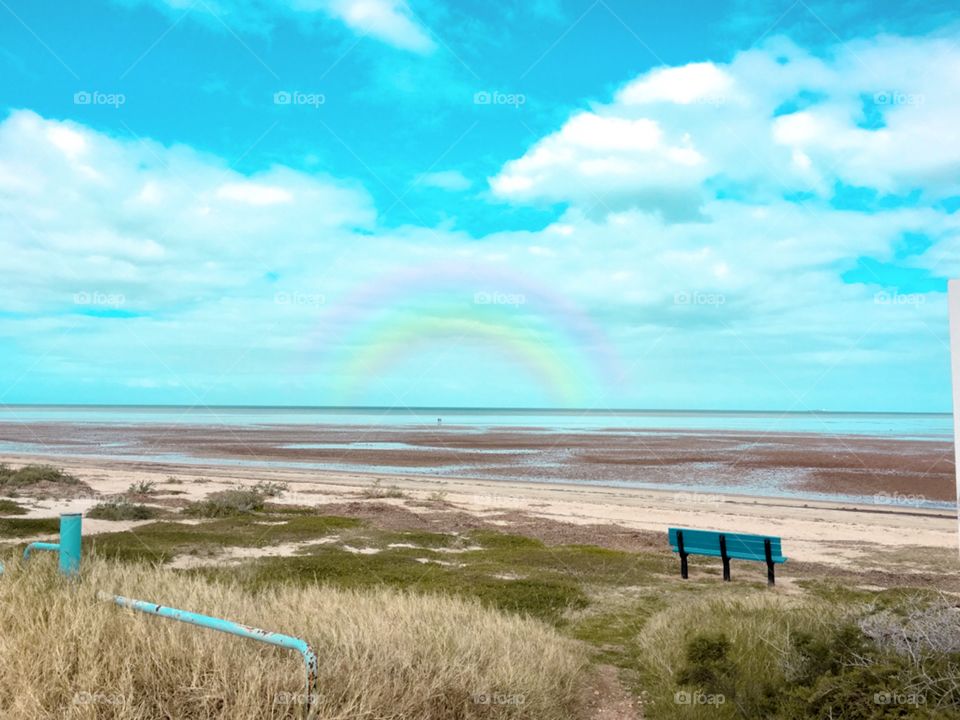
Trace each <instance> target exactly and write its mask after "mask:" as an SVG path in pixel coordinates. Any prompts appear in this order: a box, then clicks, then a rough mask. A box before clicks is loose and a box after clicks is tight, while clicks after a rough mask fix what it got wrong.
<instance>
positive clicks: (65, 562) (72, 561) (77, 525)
mask: <svg viewBox="0 0 960 720" xmlns="http://www.w3.org/2000/svg"><path fill="white" fill-rule="evenodd" d="M82 544H83V517H82V516H81V515H80V513H66V514H64V515H61V516H60V542H58V543H48V542H32V543H30V544H29V545H27V546H26V547H25V548H24V549H23V559H24V561H27V560H29V559H30V554H31V553H32V552H33V551H34V550H49V551H51V552H55V553H59V555H60V563H59V566H60V573H61V574H62V575H66V576H67V577H76V576H77V575H78V574H79V573H80V549H81V546H82Z"/></svg>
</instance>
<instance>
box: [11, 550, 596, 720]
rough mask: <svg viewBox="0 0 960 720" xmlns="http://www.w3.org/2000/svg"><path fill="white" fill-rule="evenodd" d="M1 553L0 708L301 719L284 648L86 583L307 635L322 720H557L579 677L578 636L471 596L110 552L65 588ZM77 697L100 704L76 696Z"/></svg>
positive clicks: (46, 572)
mask: <svg viewBox="0 0 960 720" xmlns="http://www.w3.org/2000/svg"><path fill="white" fill-rule="evenodd" d="M4 559H5V560H7V571H6V573H5V575H4V577H3V580H2V582H0V627H3V628H4V633H3V635H2V636H0V649H2V652H0V687H5V688H16V689H17V691H16V692H5V693H0V717H11V718H12V717H23V718H26V717H29V718H36V719H38V720H45V719H47V718H49V719H50V720H52V719H53V718H62V717H64V712H65V711H67V712H68V713H75V715H74V714H71V715H69V716H70V717H74V716H76V717H97V718H109V719H110V720H134V718H136V719H143V720H152V719H159V718H178V720H200V719H201V718H202V719H203V720H212V719H213V718H218V719H219V718H223V719H224V720H225V719H226V718H230V720H261V719H263V720H266V719H267V718H294V717H297V716H298V713H299V711H300V709H301V708H300V707H299V706H298V704H297V702H296V701H297V700H299V699H302V698H303V695H304V692H305V689H304V685H303V664H302V661H301V660H300V658H299V656H298V655H296V654H295V653H291V652H289V651H283V650H280V649H275V648H269V647H266V646H263V645H260V644H257V643H254V642H251V641H248V640H243V639H239V638H236V637H232V636H229V635H224V634H220V633H215V632H211V631H207V630H203V629H198V628H192V627H188V626H185V625H182V624H179V623H175V622H171V621H167V620H163V619H159V618H154V617H148V616H144V615H139V614H134V613H131V612H128V611H122V610H120V609H119V608H117V607H115V606H114V605H112V604H110V603H105V602H102V601H98V600H97V599H96V591H97V590H106V591H109V592H116V593H122V594H125V595H128V596H133V597H141V598H145V599H149V600H150V601H154V602H158V603H162V604H166V605H172V606H174V607H180V608H184V609H190V610H193V611H196V612H206V613H211V614H215V615H217V616H221V617H227V618H229V619H233V620H236V621H239V622H245V623H248V624H251V625H254V626H258V627H263V628H267V629H271V630H276V631H280V632H285V633H288V634H292V635H296V636H299V637H303V638H306V639H308V640H309V641H310V642H311V643H312V644H313V645H314V647H316V648H318V649H319V651H320V655H321V663H320V677H319V680H318V684H317V688H316V698H317V702H318V705H319V714H318V717H319V719H320V720H334V719H337V720H342V719H345V718H360V717H363V718H370V719H371V720H374V719H382V720H386V719H387V718H390V719H399V718H410V719H413V718H416V719H417V720H567V719H569V718H572V717H577V716H578V714H579V712H578V708H577V705H578V702H579V697H580V696H581V692H582V684H583V683H584V682H585V680H587V678H588V673H587V672H586V670H587V662H586V658H585V656H584V653H583V651H582V649H581V648H580V647H579V646H578V645H577V644H575V643H573V642H572V641H570V640H567V639H565V638H563V637H561V636H560V635H559V634H558V633H557V632H556V631H555V630H553V629H551V628H550V627H548V626H546V625H544V624H543V623H540V622H538V621H535V620H531V619H524V618H521V617H518V616H512V615H504V614H502V613H498V612H496V611H494V610H491V609H487V608H484V607H483V606H482V605H481V604H480V603H478V602H476V601H470V600H464V599H460V598H453V597H441V596H436V595H418V594H412V593H408V592H402V591H398V590H394V589H388V588H364V589H353V590H345V589H337V588H332V587H320V586H317V585H311V586H302V585H296V586H294V585H289V584H278V585H275V586H273V587H271V588H270V589H269V590H268V591H260V592H251V591H250V589H249V588H246V587H244V586H242V585H238V584H236V583H232V582H219V581H212V580H210V579H208V578H205V577H202V576H200V575H197V574H191V575H182V574H181V577H179V578H178V579H177V581H176V582H171V581H170V572H169V571H163V570H162V569H158V568H156V567H149V566H144V565H139V564H128V565H124V564H118V563H115V562H109V561H106V560H91V561H88V562H86V563H85V567H84V569H83V577H82V580H81V581H80V582H79V583H64V582H63V581H61V580H60V578H58V577H57V576H56V575H55V573H54V572H53V570H52V565H53V563H52V561H50V562H43V561H41V560H40V559H38V560H37V561H35V562H34V563H33V565H34V567H31V569H30V572H24V571H23V569H22V567H21V566H20V564H19V563H18V561H17V560H16V557H15V556H10V558H9V560H8V559H7V558H4ZM37 668H43V672H42V673H41V672H37ZM78 697H80V698H81V699H88V700H89V699H90V698H93V699H95V700H96V699H97V698H99V699H100V700H99V701H98V702H97V704H95V705H91V706H87V707H77V700H76V699H77V698H78ZM485 697H500V698H514V699H516V700H517V701H515V702H501V703H486V702H484V701H483V700H484V698H485ZM291 701H293V702H291ZM84 713H87V714H84Z"/></svg>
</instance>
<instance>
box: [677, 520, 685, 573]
mask: <svg viewBox="0 0 960 720" xmlns="http://www.w3.org/2000/svg"><path fill="white" fill-rule="evenodd" d="M677 552H679V553H680V577H681V578H683V579H684V580H686V579H687V553H686V552H685V551H684V549H683V530H677Z"/></svg>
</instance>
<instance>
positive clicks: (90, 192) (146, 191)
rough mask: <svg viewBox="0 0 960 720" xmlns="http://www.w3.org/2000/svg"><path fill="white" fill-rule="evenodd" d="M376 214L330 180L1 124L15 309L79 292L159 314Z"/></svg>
mask: <svg viewBox="0 0 960 720" xmlns="http://www.w3.org/2000/svg"><path fill="white" fill-rule="evenodd" d="M373 221H374V212H373V209H372V205H371V202H370V199H369V197H368V196H367V195H366V193H365V192H363V191H362V190H359V189H356V188H350V187H347V186H345V185H343V184H342V183H337V182H334V181H332V180H330V179H327V178H323V177H318V176H310V175H305V174H303V173H299V172H295V171H293V170H290V169H287V168H282V167H276V168H273V169H270V170H267V171H265V172H262V173H258V174H256V175H254V176H252V177H250V176H245V175H241V174H240V173H238V172H236V171H235V170H233V169H231V168H230V167H228V166H226V164H225V163H223V161H221V160H220V159H218V158H213V157H207V156H203V155H201V154H199V153H196V152H194V151H193V150H190V149H189V148H184V147H179V146H174V147H164V146H162V145H160V144H158V143H153V142H149V141H142V142H139V141H136V142H135V141H121V140H116V139H113V138H110V137H108V136H106V135H103V134H100V133H97V132H94V131H92V130H90V129H88V128H86V127H84V126H81V125H78V124H75V123H71V122H56V121H51V120H46V119H44V118H41V117H40V116H38V115H36V114H34V113H32V112H28V111H19V112H15V113H13V114H12V115H10V117H8V118H7V119H6V120H5V121H4V122H3V123H2V124H0V248H2V249H3V253H2V256H0V271H2V272H3V273H4V275H5V276H9V277H19V278H21V280H20V281H19V282H17V283H5V284H4V286H3V288H2V289H0V296H2V300H3V307H4V308H5V309H7V310H18V311H37V310H40V309H49V308H55V307H62V306H63V305H64V304H68V303H69V302H70V299H71V298H72V297H73V294H75V293H81V292H99V293H102V294H104V295H118V294H122V295H123V296H124V298H125V307H126V308H127V309H128V310H138V309H156V308H157V307H158V304H159V306H160V307H162V306H163V304H164V303H166V302H171V301H182V300H183V298H184V297H190V298H192V297H194V296H195V295H198V294H200V295H202V294H204V293H208V292H214V291H217V292H222V290H223V289H224V288H226V287H230V286H232V285H235V284H238V283H243V282H248V281H250V280H252V279H254V278H256V277H258V276H259V275H262V274H263V273H264V272H266V271H268V270H274V271H278V272H279V271H283V270H284V269H286V268H287V267H290V266H297V264H298V262H299V257H298V255H300V256H302V254H303V253H310V252H315V247H316V243H317V240H318V239H320V238H323V239H325V240H327V241H330V240H332V239H333V238H337V237H343V236H344V235H347V234H348V233H349V232H351V231H352V230H354V229H356V228H363V227H369V226H370V225H371V224H372V223H373ZM38 269H39V270H41V272H40V273H38V272H37V271H38ZM31 278H33V279H31ZM31 284H32V285H34V286H35V287H34V288H33V289H31V290H30V291H29V292H23V289H24V285H28V286H29V285H31Z"/></svg>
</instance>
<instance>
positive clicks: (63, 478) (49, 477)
mask: <svg viewBox="0 0 960 720" xmlns="http://www.w3.org/2000/svg"><path fill="white" fill-rule="evenodd" d="M41 483H57V484H61V485H79V484H80V481H79V480H78V479H77V478H75V477H74V476H73V475H70V474H69V473H67V472H64V471H63V470H62V469H61V468H58V467H54V466H53V465H24V466H23V467H22V468H19V469H17V470H13V469H11V468H10V467H9V466H8V465H3V464H0V488H18V487H27V486H30V485H39V484H41Z"/></svg>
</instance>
